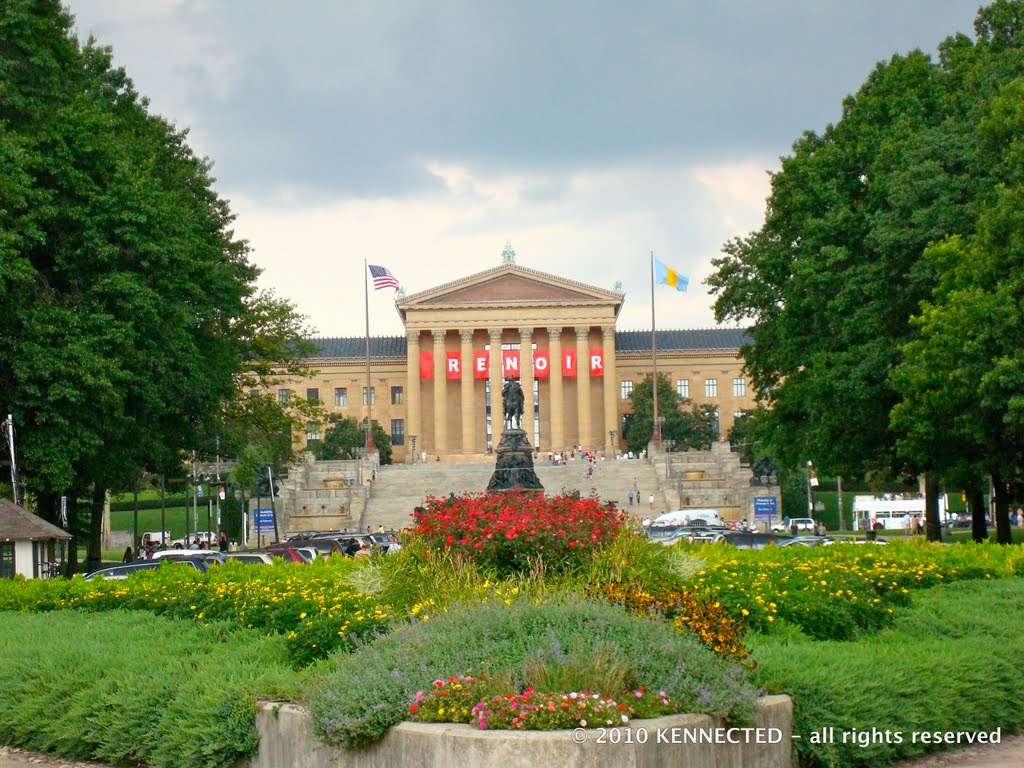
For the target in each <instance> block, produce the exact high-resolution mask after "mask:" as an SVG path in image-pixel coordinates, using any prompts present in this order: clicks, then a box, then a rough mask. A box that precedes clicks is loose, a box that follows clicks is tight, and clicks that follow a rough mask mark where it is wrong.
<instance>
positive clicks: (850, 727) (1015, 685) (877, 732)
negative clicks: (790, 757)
mask: <svg viewBox="0 0 1024 768" xmlns="http://www.w3.org/2000/svg"><path fill="white" fill-rule="evenodd" d="M1021 627H1024V579H1020V578H1008V579H999V580H995V581H965V582H958V583H955V584H949V585H945V586H941V587H935V588H933V589H929V590H923V591H919V592H915V594H914V604H913V605H912V606H911V607H910V608H908V609H904V610H902V611H900V612H899V614H898V615H897V617H896V620H895V623H894V626H893V627H892V628H891V629H886V630H883V631H881V632H878V633H876V634H873V635H865V636H861V637H860V638H859V639H858V641H857V642H852V643H844V642H835V641H829V642H820V641H814V640H811V639H810V638H808V637H807V636H805V635H803V634H802V633H801V632H800V631H799V630H797V629H796V628H795V627H793V626H783V627H780V628H779V631H777V632H775V633H773V634H772V635H769V636H755V637H752V638H750V640H749V644H750V646H751V649H752V655H753V658H754V659H755V660H756V661H757V663H758V668H757V672H756V677H757V682H758V684H760V685H762V686H764V687H765V688H766V689H767V691H768V692H769V693H787V694H789V695H790V696H792V697H793V700H794V720H793V732H794V734H797V735H799V736H801V738H800V739H798V740H795V741H794V749H795V752H796V754H797V755H798V757H799V761H800V765H802V766H815V767H817V766H830V767H832V766H835V767H837V768H838V767H839V766H871V765H884V764H886V763H890V762H893V761H895V760H899V759H903V758H907V757H912V756H916V755H920V754H924V753H925V752H929V751H936V750H938V749H942V748H949V747H948V746H947V747H943V746H937V745H930V744H923V743H921V742H920V737H918V740H916V741H915V738H914V734H921V733H924V732H929V733H931V732H947V731H951V732H971V733H977V732H985V733H989V732H992V731H995V729H996V728H1001V729H1002V732H1003V733H1004V734H1006V733H1009V732H1013V731H1017V730H1020V729H1021V728H1022V727H1024V717H1022V714H1021V711H1022V705H1024V676H1022V675H1021V662H1020V659H1021V658H1022V657H1024V633H1022V632H1021ZM826 728H833V729H834V731H831V732H827V733H829V735H830V736H832V735H834V738H832V739H825V740H821V739H819V740H818V741H819V742H820V743H816V742H815V740H814V737H813V734H815V733H819V734H820V733H822V729H826ZM844 734H846V739H847V741H846V743H843V735H844ZM869 739H870V740H869Z"/></svg>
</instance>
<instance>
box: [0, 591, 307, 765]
mask: <svg viewBox="0 0 1024 768" xmlns="http://www.w3.org/2000/svg"><path fill="white" fill-rule="evenodd" d="M0 658H2V659H3V664H0V690H2V691H3V692H4V694H3V696H0V743H2V744H9V745H16V746H20V747H23V748H26V749H34V750H40V751H45V752H51V753H55V754H59V755H63V756H66V757H69V758H73V759H76V760H80V759H100V760H104V761H108V762H120V763H123V762H140V761H141V762H144V763H146V764H147V765H152V766H158V767H161V766H168V767H169V768H170V767H171V766H183V765H189V766H203V768H220V767H221V766H229V765H231V764H232V763H233V762H234V761H235V760H236V759H238V758H240V757H244V756H246V755H250V754H253V753H254V752H255V751H256V748H257V746H258V743H259V738H258V734H257V732H256V729H255V726H254V716H255V713H256V708H257V698H259V697H270V698H286V699H287V698H295V697H297V696H298V694H299V691H298V686H299V678H298V677H297V676H296V674H295V673H294V672H293V671H291V670H290V669H288V667H287V666H286V664H285V658H284V648H283V639H282V638H266V637H261V636H259V635H258V634H256V633H254V632H251V631H245V630H239V629H234V628H230V627H228V626H219V627H209V628H203V627H199V626H197V625H195V624H194V623H192V622H183V621H173V620H168V619H163V618H158V617H155V616H152V615H150V614H146V613H142V612H137V611H136V612H129V611H110V612H106V613H104V614H102V615H97V614H88V613H83V612H80V611H62V612H58V613H46V614H16V613H5V614H2V620H0Z"/></svg>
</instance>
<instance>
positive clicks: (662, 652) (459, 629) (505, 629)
mask: <svg viewBox="0 0 1024 768" xmlns="http://www.w3.org/2000/svg"><path fill="white" fill-rule="evenodd" d="M581 649H592V650H593V652H594V655H597V654H598V653H608V654H611V656H612V657H613V658H616V659H620V660H628V661H629V662H630V663H631V664H632V673H633V675H634V676H635V681H636V683H637V684H639V685H643V686H645V687H647V688H648V689H652V690H663V691H665V692H666V693H667V695H668V697H669V699H670V700H671V701H672V702H673V703H675V704H676V705H677V706H678V707H680V708H681V711H685V712H706V713H709V714H714V715H719V716H722V717H726V718H730V719H732V720H735V721H739V722H747V721H749V720H751V719H752V717H753V712H754V698H755V691H754V688H753V686H752V685H751V684H750V682H749V679H748V672H747V671H746V670H744V669H743V668H741V667H740V666H739V665H738V664H735V663H732V662H729V661H726V660H725V659H723V658H722V657H720V656H718V655H716V654H715V653H714V652H713V651H710V650H708V649H707V648H705V647H703V646H701V645H700V644H699V643H698V642H697V641H696V640H694V639H692V638H691V637H689V636H687V635H681V634H679V633H677V632H675V630H674V629H673V628H672V626H671V625H669V624H667V623H665V622H661V621H652V620H650V619H641V618H637V617H635V616H633V615H631V614H629V613H628V612H627V611H626V610H625V609H624V608H622V607H619V606H613V605H608V604H607V603H603V602H599V601H587V600H581V599H573V598H570V599H566V600H563V601H557V600H556V601H555V602H552V603H548V604H541V605H536V604H534V603H531V602H528V601H520V602H513V603H512V604H511V605H505V604H504V603H500V602H497V603H490V604H478V605H468V606H459V609H458V610H451V611H449V612H448V613H444V614H441V615H439V616H436V617H434V618H432V619H430V620H429V621H422V622H415V623H408V624H405V625H403V626H399V627H397V628H396V629H395V630H394V631H393V632H392V633H391V634H390V635H387V636H384V637H380V638H378V639H377V640H375V641H373V642H370V643H368V644H366V645H364V646H362V647H360V648H357V649H356V651H355V652H354V653H353V654H350V655H347V656H337V657H335V658H334V660H333V661H334V663H335V665H336V666H335V668H334V669H333V671H331V672H329V673H328V674H327V675H326V677H325V679H324V680H323V681H321V682H320V683H319V684H318V685H317V687H316V688H315V689H314V691H313V692H312V695H311V697H310V706H311V709H312V713H313V720H314V723H315V724H316V728H317V730H318V732H319V733H320V735H321V737H322V738H324V739H325V740H326V741H330V742H334V743H339V744H341V745H343V746H345V747H347V748H354V747H360V746H363V745H365V744H369V743H372V742H374V741H377V740H378V739H380V738H381V737H382V736H383V735H384V733H385V732H386V731H387V729H388V728H389V727H390V726H392V725H394V724H396V723H398V722H400V721H402V720H403V719H407V718H409V717H410V712H409V707H410V706H411V705H412V704H413V703H414V702H415V701H416V695H417V693H418V692H420V693H421V692H422V691H425V690H429V689H430V687H431V686H432V685H433V683H434V681H435V680H444V679H447V678H448V677H450V676H452V675H473V676H480V675H487V676H489V677H491V678H494V679H498V680H503V679H507V680H510V681H511V682H512V684H513V685H515V686H516V687H517V688H518V690H520V691H521V690H523V689H525V688H526V687H527V686H528V684H529V681H528V680H527V679H526V677H527V673H526V667H527V665H528V663H529V662H531V660H535V659H537V658H538V657H547V658H556V659H557V658H559V657H561V656H563V655H565V654H567V653H570V654H572V655H576V656H578V655H579V654H580V651H581ZM589 689H590V690H591V691H592V692H596V693H602V692H601V691H598V690H596V688H594V687H593V686H589ZM561 693H564V691H562V692H561Z"/></svg>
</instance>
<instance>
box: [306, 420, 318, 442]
mask: <svg viewBox="0 0 1024 768" xmlns="http://www.w3.org/2000/svg"><path fill="white" fill-rule="evenodd" d="M306 442H307V443H319V442H320V425H319V424H317V423H316V422H315V421H307V422H306Z"/></svg>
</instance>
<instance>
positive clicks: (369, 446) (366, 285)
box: [363, 259, 377, 457]
mask: <svg viewBox="0 0 1024 768" xmlns="http://www.w3.org/2000/svg"><path fill="white" fill-rule="evenodd" d="M369 273H370V268H369V266H368V265H367V263H366V259H363V297H364V298H365V300H366V304H365V306H366V455H367V457H369V455H370V453H371V452H373V451H375V450H377V446H376V445H374V444H373V410H372V409H373V405H372V403H373V397H372V394H373V390H372V388H371V387H370V277H369Z"/></svg>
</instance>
